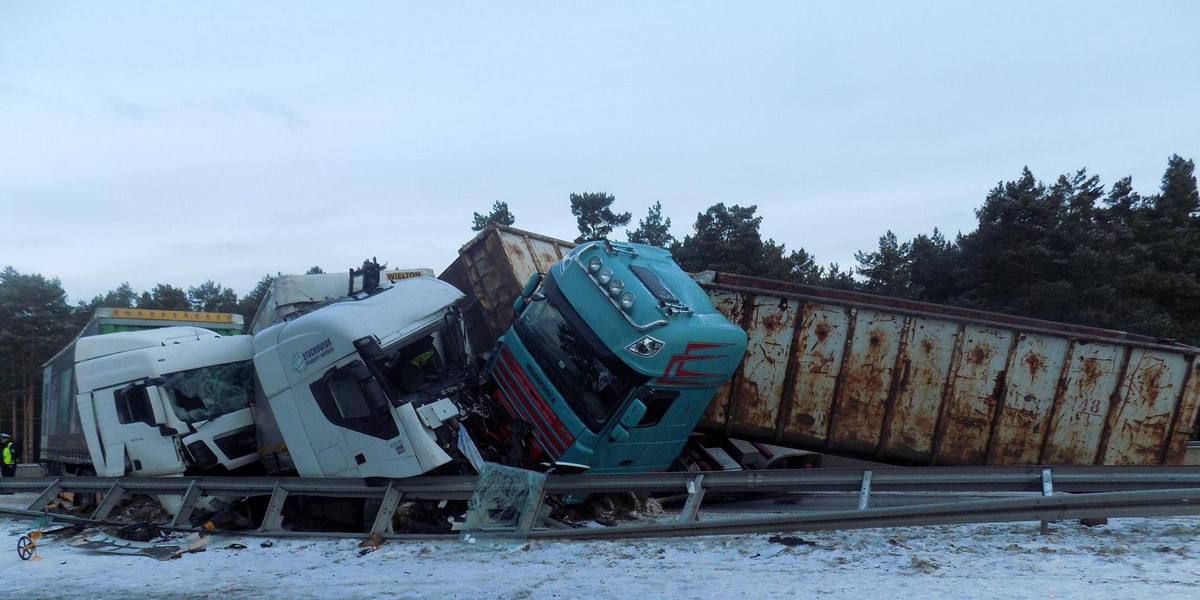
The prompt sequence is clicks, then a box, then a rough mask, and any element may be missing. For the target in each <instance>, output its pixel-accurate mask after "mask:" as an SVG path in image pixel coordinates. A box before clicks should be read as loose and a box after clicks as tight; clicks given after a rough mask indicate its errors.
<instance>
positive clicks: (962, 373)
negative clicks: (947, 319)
mask: <svg viewBox="0 0 1200 600" xmlns="http://www.w3.org/2000/svg"><path fill="white" fill-rule="evenodd" d="M963 335H965V336H966V338H965V343H966V345H967V347H968V348H969V349H968V350H967V351H966V353H965V354H966V355H965V360H963V361H962V363H961V364H960V365H959V367H958V370H957V372H955V373H954V376H953V378H952V379H953V382H952V384H951V385H952V388H951V389H952V391H951V393H950V395H949V397H948V398H947V400H946V403H945V407H944V414H943V421H944V431H943V433H942V436H941V438H940V443H939V446H938V447H937V448H936V456H937V461H938V462H939V463H942V464H963V465H972V464H985V461H986V459H987V443H988V439H989V436H990V433H991V426H992V421H993V419H994V417H995V410H996V407H997V405H998V404H999V403H1000V399H998V398H996V397H995V393H996V391H997V387H998V385H999V383H1000V375H1001V373H1002V372H1003V371H1004V368H1005V362H1006V360H1007V358H1008V349H1009V347H1010V344H1011V341H1012V337H1013V334H1012V333H1011V332H1009V331H1006V330H1002V329H993V328H982V327H976V326H968V327H967V328H966V330H965V331H964V333H963ZM1002 349H1003V350H1002Z"/></svg>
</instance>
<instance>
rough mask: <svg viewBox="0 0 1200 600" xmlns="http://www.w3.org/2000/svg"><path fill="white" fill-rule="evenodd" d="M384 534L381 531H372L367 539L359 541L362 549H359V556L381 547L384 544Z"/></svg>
mask: <svg viewBox="0 0 1200 600" xmlns="http://www.w3.org/2000/svg"><path fill="white" fill-rule="evenodd" d="M383 542H384V539H383V534H381V533H379V532H375V533H372V534H371V535H370V536H369V537H367V539H365V540H363V541H361V542H359V543H358V547H359V548H362V550H359V551H358V555H359V556H366V555H368V554H370V553H372V552H374V551H376V550H378V549H379V547H380V546H382V545H383Z"/></svg>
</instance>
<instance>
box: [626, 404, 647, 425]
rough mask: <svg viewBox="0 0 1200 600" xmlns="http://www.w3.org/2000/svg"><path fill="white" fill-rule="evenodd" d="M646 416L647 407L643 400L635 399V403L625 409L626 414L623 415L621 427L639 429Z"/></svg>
mask: <svg viewBox="0 0 1200 600" xmlns="http://www.w3.org/2000/svg"><path fill="white" fill-rule="evenodd" d="M645 414H646V405H645V404H643V403H642V401H641V400H638V399H636V398H634V400H633V402H631V403H629V408H627V409H625V414H623V415H621V425H624V426H625V427H628V428H630V429H632V428H634V427H637V424H638V423H641V422H642V416H643V415H645Z"/></svg>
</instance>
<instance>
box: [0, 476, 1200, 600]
mask: <svg viewBox="0 0 1200 600" xmlns="http://www.w3.org/2000/svg"><path fill="white" fill-rule="evenodd" d="M31 499H32V496H28V497H26V496H25V495H16V496H0V506H17V507H20V506H23V505H24V504H27V503H28V502H29V501H30V500H31ZM30 524H31V522H30V521H23V520H8V519H3V518H0V539H7V540H8V541H5V542H3V544H4V547H5V548H6V549H4V550H3V551H0V598H88V599H89V600H90V599H102V598H330V599H336V600H341V599H350V598H439V599H440V598H464V599H465V598H471V599H474V598H626V599H628V598H632V599H644V598H713V599H726V598H730V599H732V598H753V599H756V600H759V599H770V598H804V597H819V598H854V599H856V600H866V599H877V598H954V599H956V600H960V599H971V598H1030V597H1038V598H1080V599H1084V598H1086V599H1089V600H1090V599H1093V598H1131V599H1139V598H1147V599H1151V598H1152V599H1155V600H1164V599H1169V598H1188V599H1195V598H1200V518H1194V517H1190V518H1170V519H1118V520H1113V521H1111V522H1110V523H1109V524H1108V525H1102V526H1098V527H1094V528H1087V527H1083V526H1081V525H1079V524H1077V523H1075V522H1064V523H1058V524H1055V525H1053V526H1052V527H1051V532H1050V534H1049V535H1046V536H1042V535H1039V534H1038V525H1037V524H1036V523H1015V524H1001V525H974V526H945V527H926V528H900V529H887V530H871V531H845V532H821V533H804V534H794V535H795V536H796V537H801V538H803V539H804V540H806V541H809V542H813V543H814V544H815V545H797V546H785V545H782V544H779V543H773V542H770V541H768V538H769V537H770V536H769V535H746V536H731V537H708V538H690V539H673V540H631V541H619V542H531V543H520V544H508V545H505V546H503V547H501V548H500V549H485V548H478V547H473V546H468V545H466V544H463V543H459V542H438V543H412V542H408V543H402V542H388V543H386V544H384V545H383V546H382V547H381V548H380V549H379V550H377V551H375V552H371V553H369V554H366V555H364V556H359V551H360V548H359V547H358V544H357V541H354V540H340V541H334V540H320V539H295V538H284V539H273V540H267V539H264V538H256V537H226V536H220V537H214V538H213V539H212V540H211V541H210V542H209V544H208V547H207V550H206V551H204V552H201V553H195V554H187V555H184V556H182V557H181V558H178V559H176V560H171V561H165V562H160V561H157V560H154V559H151V558H145V557H126V556H114V555H105V554H97V553H90V552H87V551H84V550H80V549H77V548H72V547H69V546H67V540H65V539H53V540H44V541H43V543H42V544H40V545H39V547H38V551H39V553H40V555H41V556H42V560H40V561H36V562H22V561H21V560H20V559H19V558H18V557H17V553H16V551H15V550H16V545H17V539H18V537H19V536H20V535H22V534H24V533H27V532H28V531H29V528H30ZM268 541H269V542H270V544H271V545H270V546H269V547H263V544H264V542H268ZM232 544H240V545H243V546H245V549H235V548H231V547H230V546H231V545H232Z"/></svg>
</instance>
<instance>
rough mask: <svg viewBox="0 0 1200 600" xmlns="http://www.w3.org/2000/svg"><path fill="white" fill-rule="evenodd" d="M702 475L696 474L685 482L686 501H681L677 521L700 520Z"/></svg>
mask: <svg viewBox="0 0 1200 600" xmlns="http://www.w3.org/2000/svg"><path fill="white" fill-rule="evenodd" d="M704 491H705V488H704V475H703V474H701V475H697V476H695V477H693V478H691V479H689V480H688V482H687V493H688V499H687V502H684V503H683V510H682V511H680V512H679V522H680V523H686V522H688V521H698V520H700V503H701V502H703V501H704Z"/></svg>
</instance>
